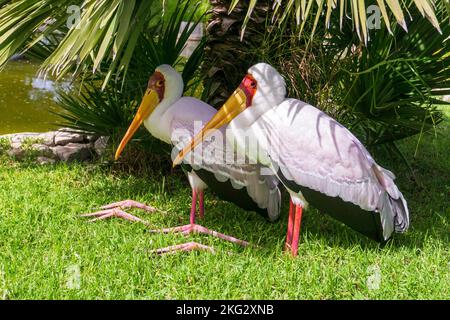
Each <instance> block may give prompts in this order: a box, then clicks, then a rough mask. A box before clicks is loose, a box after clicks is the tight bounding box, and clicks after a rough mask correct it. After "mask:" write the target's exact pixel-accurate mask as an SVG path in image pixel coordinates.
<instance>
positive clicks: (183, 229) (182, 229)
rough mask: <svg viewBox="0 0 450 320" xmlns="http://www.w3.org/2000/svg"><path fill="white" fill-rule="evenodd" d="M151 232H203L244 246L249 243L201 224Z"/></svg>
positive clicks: (186, 233) (185, 233)
mask: <svg viewBox="0 0 450 320" xmlns="http://www.w3.org/2000/svg"><path fill="white" fill-rule="evenodd" d="M150 232H151V233H170V232H173V233H181V234H183V235H188V234H191V233H203V234H208V235H211V236H213V237H217V238H220V239H223V240H226V241H230V242H233V243H236V244H238V245H241V246H243V247H246V246H248V245H249V243H248V242H247V241H244V240H240V239H237V238H235V237H232V236H227V235H226V234H223V233H220V232H217V231H213V230H210V229H208V228H205V227H203V226H200V225H198V224H187V225H184V226H180V227H175V228H165V229H161V230H150Z"/></svg>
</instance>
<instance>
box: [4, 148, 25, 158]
mask: <svg viewBox="0 0 450 320" xmlns="http://www.w3.org/2000/svg"><path fill="white" fill-rule="evenodd" d="M7 153H8V155H9V156H10V157H12V158H14V159H17V160H21V159H23V158H24V157H25V150H23V149H22V148H20V147H19V148H14V147H13V148H11V149H10V150H8V151H7Z"/></svg>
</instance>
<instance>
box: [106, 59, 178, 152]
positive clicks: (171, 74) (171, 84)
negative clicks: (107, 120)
mask: <svg viewBox="0 0 450 320" xmlns="http://www.w3.org/2000/svg"><path fill="white" fill-rule="evenodd" d="M182 94H183V79H182V78H181V75H180V74H179V73H178V72H177V71H175V69H174V68H172V67H171V66H169V65H167V64H163V65H160V66H159V67H157V68H156V69H155V72H154V73H153V74H152V75H151V76H150V79H149V80H148V85H147V89H146V91H145V94H144V97H143V98H142V102H141V105H140V106H139V108H138V111H137V112H136V115H135V116H134V119H133V121H132V122H131V124H130V126H129V128H128V130H127V132H126V133H125V135H124V136H123V138H122V141H121V142H120V144H119V147H118V148H117V151H116V155H115V157H114V158H115V159H116V160H117V159H118V158H119V156H120V154H121V153H122V151H123V149H124V148H125V146H126V144H127V143H128V141H130V139H131V138H132V137H133V135H134V134H135V132H136V131H137V129H139V126H140V125H141V124H142V122H144V121H145V120H146V119H148V118H149V117H150V116H151V115H152V113H153V112H154V111H155V110H156V109H158V110H160V109H161V110H162V109H167V108H168V107H169V106H170V105H172V104H173V103H174V102H175V101H177V100H178V99H180V98H181V95H182ZM162 111H164V110H162Z"/></svg>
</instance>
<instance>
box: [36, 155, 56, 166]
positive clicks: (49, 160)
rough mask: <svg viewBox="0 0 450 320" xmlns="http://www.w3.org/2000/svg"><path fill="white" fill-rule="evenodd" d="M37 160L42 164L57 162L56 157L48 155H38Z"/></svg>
mask: <svg viewBox="0 0 450 320" xmlns="http://www.w3.org/2000/svg"><path fill="white" fill-rule="evenodd" d="M36 162H37V163H38V164H40V165H46V164H54V163H55V162H56V160H55V159H50V158H47V157H38V158H37V159H36Z"/></svg>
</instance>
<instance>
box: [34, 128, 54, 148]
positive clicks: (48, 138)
mask: <svg viewBox="0 0 450 320" xmlns="http://www.w3.org/2000/svg"><path fill="white" fill-rule="evenodd" d="M55 134H56V132H55V131H50V132H44V133H41V134H40V135H39V136H38V139H39V140H42V143H43V144H45V145H46V146H49V147H53V146H54V145H55Z"/></svg>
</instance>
